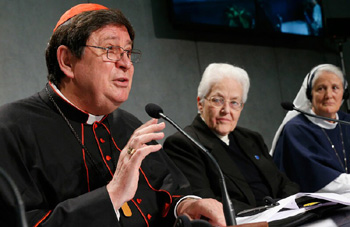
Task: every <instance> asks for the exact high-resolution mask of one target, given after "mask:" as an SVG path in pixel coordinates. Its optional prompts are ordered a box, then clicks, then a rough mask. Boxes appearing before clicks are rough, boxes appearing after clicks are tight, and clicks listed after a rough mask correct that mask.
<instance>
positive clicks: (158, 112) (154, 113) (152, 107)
mask: <svg viewBox="0 0 350 227" xmlns="http://www.w3.org/2000/svg"><path fill="white" fill-rule="evenodd" d="M145 110H146V112H147V114H148V115H149V116H150V117H152V118H158V119H159V118H160V117H161V118H163V119H164V120H166V121H168V122H169V123H170V124H171V125H173V126H174V127H175V128H176V129H177V130H178V131H179V132H180V133H181V134H182V135H184V136H185V137H187V138H188V139H189V140H191V141H192V142H193V143H194V144H195V145H196V146H197V147H198V148H199V149H201V150H202V151H203V152H204V153H205V154H206V155H207V156H208V157H209V158H210V159H211V160H212V162H213V163H214V165H215V167H216V169H217V170H218V172H219V176H220V178H219V183H220V188H221V195H222V205H223V210H224V215H225V220H226V225H227V226H231V225H236V224H237V223H236V218H235V211H234V209H233V206H232V203H231V200H230V197H229V196H228V192H227V187H226V182H225V178H224V174H223V173H222V171H221V168H220V166H219V164H218V162H217V161H216V160H215V158H214V157H213V156H212V154H210V152H209V151H208V150H207V149H206V148H205V147H203V145H201V144H200V143H198V142H197V141H196V140H195V139H193V138H192V137H191V136H190V135H188V134H187V133H186V132H185V131H184V130H183V129H182V128H180V126H178V125H177V124H176V123H175V122H174V121H173V120H171V119H170V118H169V117H167V116H166V115H165V114H164V113H163V110H162V108H161V107H160V106H158V105H156V104H153V103H149V104H147V105H146V107H145Z"/></svg>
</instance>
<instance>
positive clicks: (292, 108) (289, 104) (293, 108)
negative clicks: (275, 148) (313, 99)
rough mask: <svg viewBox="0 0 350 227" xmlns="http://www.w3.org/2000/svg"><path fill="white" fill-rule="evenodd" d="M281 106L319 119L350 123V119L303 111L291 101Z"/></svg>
mask: <svg viewBox="0 0 350 227" xmlns="http://www.w3.org/2000/svg"><path fill="white" fill-rule="evenodd" d="M281 106H282V107H283V109H285V110H288V111H291V110H295V111H298V112H299V113H302V114H305V115H308V116H310V117H315V118H319V119H322V120H326V121H335V122H339V123H341V124H347V125H350V122H348V121H342V120H338V119H333V118H330V117H323V116H319V115H315V114H311V113H308V112H305V111H303V110H301V109H298V108H296V107H295V106H294V104H293V103H291V102H282V103H281Z"/></svg>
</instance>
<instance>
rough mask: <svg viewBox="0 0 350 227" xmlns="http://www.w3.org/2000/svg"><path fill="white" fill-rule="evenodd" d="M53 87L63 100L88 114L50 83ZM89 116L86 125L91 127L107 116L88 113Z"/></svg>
mask: <svg viewBox="0 0 350 227" xmlns="http://www.w3.org/2000/svg"><path fill="white" fill-rule="evenodd" d="M50 85H51V87H52V88H53V89H54V90H55V92H56V93H57V94H59V96H61V98H63V99H64V100H66V101H67V102H69V103H70V104H71V105H72V106H74V107H75V108H77V109H78V110H80V111H82V112H84V113H86V111H84V110H82V109H80V108H79V107H77V106H76V105H74V104H73V103H72V102H71V101H69V100H68V99H67V98H66V97H65V96H64V95H63V94H62V92H61V91H60V90H58V88H57V87H56V85H55V84H53V83H50ZM87 114H88V119H87V121H86V124H89V125H92V124H93V123H94V122H96V121H101V120H102V118H103V117H104V116H105V115H100V116H96V115H93V114H90V113H87Z"/></svg>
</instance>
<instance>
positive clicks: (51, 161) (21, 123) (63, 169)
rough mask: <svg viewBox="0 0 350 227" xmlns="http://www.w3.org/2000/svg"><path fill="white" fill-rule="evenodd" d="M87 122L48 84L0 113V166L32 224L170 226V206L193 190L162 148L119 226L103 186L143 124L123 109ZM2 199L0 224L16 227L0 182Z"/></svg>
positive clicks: (145, 167)
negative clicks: (6, 174)
mask: <svg viewBox="0 0 350 227" xmlns="http://www.w3.org/2000/svg"><path fill="white" fill-rule="evenodd" d="M48 94H50V95H48ZM50 96H51V97H52V98H53V100H54V102H52V100H50ZM54 103H56V104H57V105H58V107H59V109H61V111H62V112H63V114H64V116H66V118H67V120H68V122H69V123H67V122H66V120H65V119H64V117H62V115H61V114H60V113H59V111H58V108H57V107H55V105H54ZM88 119H89V114H87V113H84V112H83V111H80V110H78V109H77V108H75V107H74V106H72V105H71V104H70V103H69V102H67V101H65V100H64V99H63V98H62V97H60V95H58V94H57V93H56V92H55V91H54V90H53V89H52V88H51V86H50V85H49V84H48V85H47V86H46V88H44V89H43V90H42V91H41V92H39V93H37V94H36V95H33V96H31V97H29V98H26V99H23V100H20V101H17V102H14V103H10V104H6V105H4V106H2V107H1V108H0V148H1V150H0V167H1V168H3V169H4V170H5V171H6V172H7V173H8V174H9V175H10V177H11V178H12V179H13V180H14V182H15V184H16V185H17V187H18V189H19V191H20V194H21V196H22V199H23V201H24V204H25V210H26V217H27V221H28V224H29V226H35V225H39V226H118V225H121V226H172V225H173V222H174V221H175V217H174V205H175V203H176V202H177V201H178V199H179V198H180V197H181V195H185V194H188V193H190V191H189V184H188V182H187V180H186V179H185V178H184V176H183V175H182V173H181V172H180V171H179V170H178V169H177V168H176V167H175V166H174V164H173V163H172V162H171V161H170V159H169V158H168V157H167V155H166V154H165V153H164V151H163V150H160V151H158V152H155V153H152V154H150V155H149V156H147V157H146V158H145V160H144V161H143V162H142V165H141V168H140V170H139V172H140V179H139V185H138V189H137V192H136V194H135V197H134V198H133V199H132V200H131V201H129V202H128V206H129V207H130V209H131V212H132V215H131V217H126V216H125V215H124V213H123V212H120V215H121V217H120V221H118V220H117V217H116V213H115V210H114V208H113V206H112V203H111V201H110V198H109V196H108V193H107V190H106V184H107V183H108V181H109V180H111V179H112V175H113V173H114V171H115V168H116V162H117V160H118V157H119V154H120V151H121V149H123V147H124V146H125V145H126V143H127V141H128V140H129V138H130V136H131V134H132V133H133V131H134V130H135V129H136V128H137V127H139V126H140V125H141V124H142V123H141V122H140V121H139V120H138V119H137V118H136V117H135V116H133V115H131V114H130V113H128V112H126V111H123V110H120V109H118V110H116V111H114V112H113V113H111V114H109V115H107V116H105V117H103V119H102V120H100V121H99V122H96V121H95V122H93V123H87V122H88ZM69 124H70V125H71V126H72V127H73V130H71V129H70V127H69ZM73 131H75V132H76V133H77V136H78V138H77V137H76V136H75V135H74V133H73ZM79 139H80V140H81V142H82V144H84V146H85V147H86V149H83V147H82V145H81V143H80V142H79V141H78V140H79ZM154 143H155V142H154ZM0 182H1V181H0ZM0 194H1V200H0V202H1V205H0V209H1V211H0V212H1V214H0V216H1V218H0V226H13V225H14V224H15V222H16V221H17V220H18V218H17V217H16V216H15V212H14V210H15V209H16V207H15V204H16V203H15V200H14V196H13V195H12V194H11V193H10V191H9V189H8V187H5V184H3V183H0Z"/></svg>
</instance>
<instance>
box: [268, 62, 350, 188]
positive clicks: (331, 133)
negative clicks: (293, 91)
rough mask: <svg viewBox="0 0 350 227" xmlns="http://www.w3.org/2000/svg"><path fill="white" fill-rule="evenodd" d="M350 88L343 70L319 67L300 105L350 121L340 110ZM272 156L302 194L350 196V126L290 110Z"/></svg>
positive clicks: (297, 100) (309, 77) (303, 91)
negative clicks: (297, 185) (330, 193)
mask: <svg viewBox="0 0 350 227" xmlns="http://www.w3.org/2000/svg"><path fill="white" fill-rule="evenodd" d="M346 89H347V83H346V81H345V80H344V76H343V73H342V72H341V70H340V69H339V68H337V67H336V66H334V65H330V64H322V65H318V66H316V67H315V68H313V69H312V70H311V72H310V73H309V74H308V75H307V76H306V78H305V80H304V82H303V85H302V87H301V89H300V91H299V93H298V95H297V97H296V98H295V100H294V105H295V106H296V107H297V108H299V109H302V110H304V111H306V112H308V113H312V114H316V115H318V116H323V117H328V118H332V119H340V120H343V121H350V115H349V114H345V113H343V112H341V111H339V108H340V106H341V104H342V101H343V99H344V97H345V98H346V96H348V95H347V92H344V91H346ZM275 144H276V146H275ZM273 151H274V152H273ZM272 153H273V156H274V160H275V162H276V164H277V166H278V167H279V168H280V169H281V170H282V171H283V172H285V173H286V174H287V176H288V177H289V178H290V179H291V180H293V181H295V182H296V183H298V184H299V185H300V189H301V191H305V192H336V193H349V192H350V175H349V168H350V162H349V160H350V126H349V125H342V124H339V123H337V122H334V121H325V120H321V119H318V118H313V117H309V116H306V115H303V114H299V113H297V112H296V111H292V112H289V113H287V116H286V117H285V119H284V120H283V123H282V125H281V126H280V128H279V130H278V131H277V133H276V135H275V139H274V143H273V145H272V149H271V154H272Z"/></svg>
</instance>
